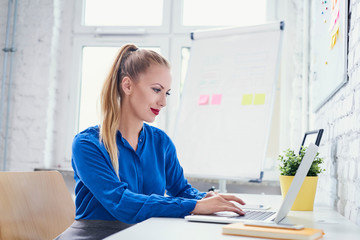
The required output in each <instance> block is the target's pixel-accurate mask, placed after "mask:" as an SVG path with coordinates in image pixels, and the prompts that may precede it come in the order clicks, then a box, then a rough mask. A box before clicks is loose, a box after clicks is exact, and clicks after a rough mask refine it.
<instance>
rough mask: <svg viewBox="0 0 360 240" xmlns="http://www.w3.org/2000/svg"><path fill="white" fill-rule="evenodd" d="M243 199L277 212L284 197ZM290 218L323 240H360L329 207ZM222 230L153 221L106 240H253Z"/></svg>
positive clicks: (181, 221)
mask: <svg viewBox="0 0 360 240" xmlns="http://www.w3.org/2000/svg"><path fill="white" fill-rule="evenodd" d="M240 197H242V198H243V199H244V200H245V201H246V202H248V203H250V202H251V203H265V204H270V205H271V206H273V207H272V208H273V209H275V210H276V209H278V208H279V205H280V204H281V200H282V199H281V196H278V195H267V196H264V195H250V194H242V195H240ZM264 201H265V202H264ZM287 218H288V220H289V221H291V222H293V223H298V224H303V225H305V227H311V228H319V229H323V230H324V232H325V236H324V239H333V240H339V239H344V240H345V239H346V240H352V239H354V240H355V239H356V240H359V239H360V227H359V226H357V225H356V224H355V223H352V222H351V221H349V220H348V219H346V218H345V217H343V216H342V215H340V214H339V213H338V212H336V211H335V210H333V209H332V208H330V207H327V206H322V205H315V207H314V211H290V212H289V214H288V217H287ZM222 226H224V224H216V223H197V222H188V221H185V220H184V219H182V218H151V219H148V220H146V221H144V222H142V223H139V224H136V225H134V226H132V227H130V228H128V229H125V230H123V231H121V232H118V233H116V234H114V235H112V236H110V237H108V238H106V240H117V239H132V240H137V239H157V240H162V239H164V240H168V239H172V240H190V239H197V240H201V239H206V240H212V239H214V240H215V239H216V240H219V239H220V240H221V239H224V240H226V239H254V238H246V237H238V236H229V235H222ZM255 239H258V238H255Z"/></svg>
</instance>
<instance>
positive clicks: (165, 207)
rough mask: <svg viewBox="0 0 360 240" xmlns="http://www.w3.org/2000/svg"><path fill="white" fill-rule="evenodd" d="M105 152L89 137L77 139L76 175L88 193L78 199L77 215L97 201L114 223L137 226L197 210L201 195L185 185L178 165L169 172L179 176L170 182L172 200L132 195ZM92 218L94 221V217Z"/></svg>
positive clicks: (74, 153) (171, 164)
mask: <svg viewBox="0 0 360 240" xmlns="http://www.w3.org/2000/svg"><path fill="white" fill-rule="evenodd" d="M104 149H105V148H104V147H103V146H101V143H100V141H97V142H95V141H91V140H90V139H88V138H87V137H86V136H82V135H78V136H77V137H75V139H74V142H73V156H72V158H73V159H72V161H73V162H72V163H73V168H74V172H75V175H77V177H78V178H79V179H80V180H81V182H82V183H83V185H84V187H85V188H86V189H88V191H85V190H84V191H83V193H82V196H81V194H80V195H77V199H76V200H75V203H76V208H77V211H78V209H81V208H88V207H91V206H90V205H91V204H92V203H93V202H97V201H98V202H99V203H100V204H101V205H102V206H103V208H105V209H106V210H107V211H108V212H109V213H110V214H111V215H112V216H113V217H114V218H115V219H117V220H119V221H122V222H125V223H137V222H141V221H143V220H145V219H147V218H150V217H184V216H185V215H188V214H189V213H190V212H191V211H192V210H193V209H194V208H195V205H196V202H197V201H196V199H197V197H196V196H198V194H197V193H196V192H194V190H190V189H191V187H189V186H188V185H187V184H185V182H184V181H186V180H183V179H181V174H182V170H181V171H179V167H180V166H178V163H171V162H172V161H169V166H168V169H167V171H168V176H170V175H171V171H172V170H175V171H174V172H175V173H176V174H175V176H174V177H169V179H168V180H169V187H170V189H171V191H170V192H172V193H173V194H174V195H173V196H169V197H165V196H161V195H156V194H152V195H145V194H139V193H134V192H132V191H130V190H129V189H128V185H127V184H126V183H124V182H121V181H120V180H119V179H118V177H117V175H116V174H115V172H114V170H113V167H112V164H111V161H110V160H109V157H107V156H108V153H107V152H106V150H104ZM106 155H107V156H106ZM177 180H179V181H180V182H181V184H180V186H182V187H183V189H177V188H176V187H175V185H176V181H177ZM81 190H82V189H76V191H78V193H79V192H80V193H81ZM84 198H88V200H87V205H86V206H84V202H83V201H82V200H83V199H84ZM89 198H90V199H89ZM188 198H195V199H188ZM94 205H96V204H95V203H94ZM84 218H85V219H86V218H87V216H84ZM89 218H90V219H91V216H90V217H89Z"/></svg>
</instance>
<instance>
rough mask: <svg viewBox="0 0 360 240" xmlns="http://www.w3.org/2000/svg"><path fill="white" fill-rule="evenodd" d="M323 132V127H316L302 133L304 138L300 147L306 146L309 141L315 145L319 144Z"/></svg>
mask: <svg viewBox="0 0 360 240" xmlns="http://www.w3.org/2000/svg"><path fill="white" fill-rule="evenodd" d="M323 132H324V129H318V130H313V131H308V132H306V133H305V135H304V138H303V140H302V143H301V147H302V146H305V147H307V146H309V144H310V143H313V144H315V145H316V146H319V145H320V141H321V137H322V134H323ZM301 147H300V150H301ZM299 152H300V151H299Z"/></svg>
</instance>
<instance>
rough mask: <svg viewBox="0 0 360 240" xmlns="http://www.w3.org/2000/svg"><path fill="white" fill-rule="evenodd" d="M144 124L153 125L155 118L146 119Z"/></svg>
mask: <svg viewBox="0 0 360 240" xmlns="http://www.w3.org/2000/svg"><path fill="white" fill-rule="evenodd" d="M144 122H148V123H153V122H155V117H152V118H147V119H144Z"/></svg>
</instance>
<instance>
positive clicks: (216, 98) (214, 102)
mask: <svg viewBox="0 0 360 240" xmlns="http://www.w3.org/2000/svg"><path fill="white" fill-rule="evenodd" d="M221 98H222V94H213V95H212V99H211V104H212V105H219V104H221Z"/></svg>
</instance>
